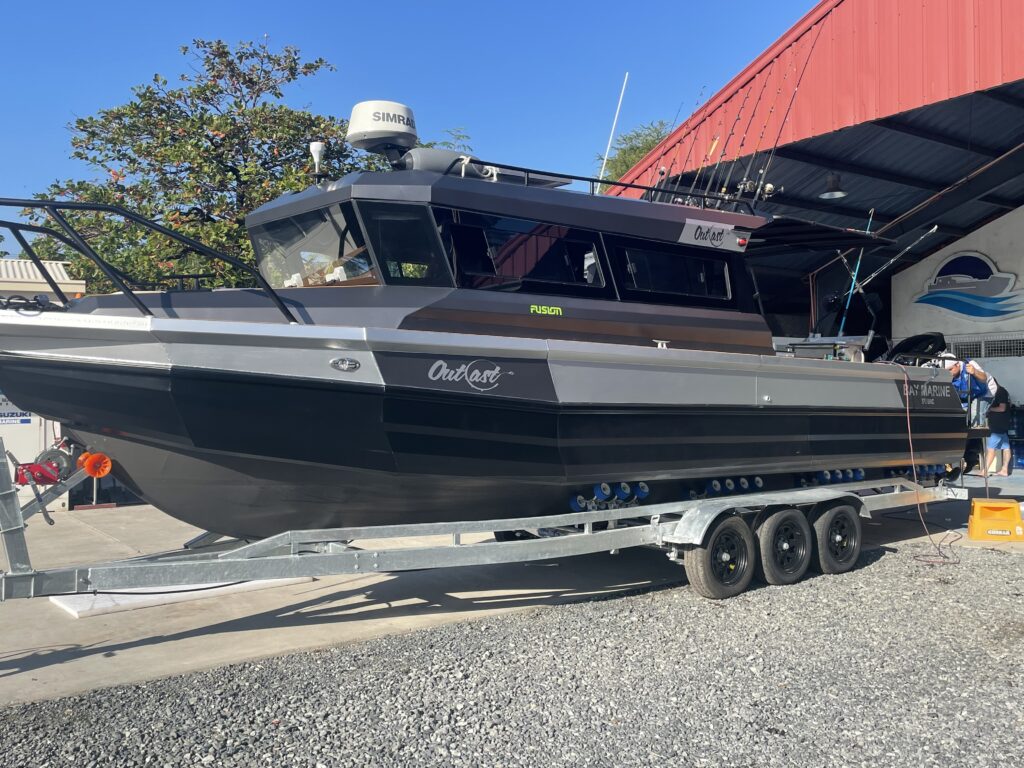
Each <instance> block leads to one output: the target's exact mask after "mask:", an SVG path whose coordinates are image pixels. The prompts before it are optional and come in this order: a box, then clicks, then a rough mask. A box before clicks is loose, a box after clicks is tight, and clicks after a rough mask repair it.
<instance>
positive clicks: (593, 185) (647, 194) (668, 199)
mask: <svg viewBox="0 0 1024 768" xmlns="http://www.w3.org/2000/svg"><path fill="white" fill-rule="evenodd" d="M467 165H473V166H477V167H482V168H488V169H490V168H494V169H497V171H498V172H499V173H500V172H501V171H511V172H512V175H513V176H514V177H520V178H521V179H522V183H523V186H526V187H528V186H530V182H531V180H533V181H535V182H538V183H545V182H548V183H550V182H551V181H570V182H572V181H580V182H584V183H585V184H587V185H588V191H589V193H590V194H591V195H599V194H601V187H602V186H612V187H619V188H621V189H638V190H640V191H642V192H644V199H645V200H648V201H649V202H655V203H670V204H673V205H686V206H690V207H693V208H705V209H714V210H724V211H731V212H732V213H746V214H749V215H751V216H755V215H757V214H756V213H755V211H754V207H753V206H752V205H751V204H750V203H749V202H748V201H746V200H737V199H736V198H734V197H730V196H729V195H720V194H716V193H714V192H697V191H691V190H683V189H680V188H679V187H678V186H675V185H673V186H669V185H668V184H665V185H662V186H653V187H652V186H648V185H646V184H633V183H631V182H626V181H615V180H612V179H597V178H594V177H592V176H576V175H573V174H571V173H551V172H550V171H539V170H537V169H535V168H525V167H522V166H518V165H508V164H506V163H490V162H484V161H482V160H476V159H463V158H459V159H456V160H453V161H452V162H451V164H450V165H449V166H448V167H447V168H446V169H445V171H444V175H445V176H449V175H457V174H462V173H464V168H465V166H467ZM491 180H492V181H494V180H498V179H497V177H495V178H492V179H491Z"/></svg>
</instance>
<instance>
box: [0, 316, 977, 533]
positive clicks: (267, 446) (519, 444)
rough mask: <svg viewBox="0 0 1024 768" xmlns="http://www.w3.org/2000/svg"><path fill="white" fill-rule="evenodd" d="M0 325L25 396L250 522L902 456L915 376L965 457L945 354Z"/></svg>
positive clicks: (5, 374) (209, 326) (172, 498)
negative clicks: (920, 359) (935, 362)
mask: <svg viewBox="0 0 1024 768" xmlns="http://www.w3.org/2000/svg"><path fill="white" fill-rule="evenodd" d="M0 342H2V344H3V346H2V347H0V348H2V349H3V350H4V352H3V353H2V355H0V390H2V391H3V392H4V393H5V394H7V395H8V396H9V397H10V398H11V399H12V401H14V402H15V403H17V404H18V405H19V406H20V407H23V408H25V409H27V410H31V411H33V412H36V413H39V414H41V415H43V416H45V417H47V418H53V419H57V420H59V421H61V422H63V423H64V424H65V425H66V427H67V428H68V429H69V430H70V431H71V432H72V433H73V434H74V435H75V436H77V437H78V439H79V440H80V441H81V442H82V443H84V444H85V445H87V446H88V447H89V448H91V449H95V450H101V451H104V452H107V453H109V454H110V455H111V456H112V457H113V459H114V461H115V466H116V472H117V475H118V477H120V478H121V479H122V480H123V481H124V482H125V483H126V484H127V485H129V487H131V488H132V489H133V490H135V491H136V492H137V493H138V494H139V495H140V496H141V497H142V498H143V499H145V500H146V501H148V502H150V503H152V504H154V505H155V506H157V507H159V508H160V509H162V510H163V511H165V512H166V513H168V514H170V515H172V516H174V517H176V518H179V519H181V520H184V521H186V522H189V523H191V524H193V525H196V526H198V527H201V528H203V529H206V530H210V531H214V532H217V533H222V534H226V535H231V536H239V537H244V538H256V537H263V536H269V535H272V534H276V533H280V532H282V531H286V530H297V529H308V528H328V527H344V526H364V525H384V524H395V523H408V522H432V521H450V520H466V519H497V518H501V517H521V516H522V515H523V514H524V510H531V511H535V512H536V513H537V514H544V513H546V512H557V511H559V510H562V509H566V505H567V503H568V501H569V499H570V498H571V497H572V496H574V495H575V494H577V493H581V492H584V493H585V492H586V491H587V490H588V488H589V487H590V486H591V485H592V484H593V483H595V482H602V481H608V482H617V481H627V482H632V481H638V480H644V481H647V482H649V483H651V484H652V485H653V487H654V488H655V490H656V492H657V489H658V484H659V483H665V484H670V483H675V482H680V481H699V480H701V479H703V478H708V477H739V476H752V475H766V476H767V475H781V474H784V473H789V474H790V475H791V474H792V473H803V472H811V471H815V470H819V469H846V468H864V469H871V468H880V467H903V466H906V465H908V464H909V463H910V458H909V444H908V434H907V399H906V397H907V396H906V394H905V392H906V391H909V392H910V403H909V410H910V417H911V432H912V435H913V445H914V452H915V459H916V461H917V462H918V463H922V464H935V463H946V462H954V461H957V460H958V459H959V457H960V456H961V454H962V452H963V445H964V439H965V430H966V428H965V422H964V418H963V412H962V410H961V408H960V404H959V400H958V399H957V397H956V395H955V393H954V392H953V390H952V387H951V386H950V385H949V382H948V381H946V380H945V378H944V377H942V375H941V374H942V373H943V372H942V371H938V370H931V369H909V370H906V371H905V370H904V369H902V368H899V367H896V366H882V365H863V364H860V365H858V364H853V363H843V362H835V361H821V360H806V359H793V358H782V357H774V356H770V355H757V354H739V353H732V352H729V353H725V352H713V351H698V350H679V349H656V348H652V347H649V346H647V347H641V346H630V345H624V344H606V343H598V342H589V341H571V340H556V339H535V338H507V337H499V336H486V335H469V334H459V333H442V332H433V331H424V330H412V329H403V328H374V327H365V326H325V325H310V326H288V325H283V324H270V323H261V322H241V323H237V322H236V323H226V322H223V321H212V320H192V319H187V318H180V317H179V318H174V317H166V318H161V317H157V318H133V317H111V316H109V315H102V314H91V315H90V314H83V315H73V314H63V315H57V314H56V313H52V314H45V315H43V316H38V317H25V316H20V315H16V313H5V314H4V317H3V318H0ZM907 383H909V390H908V389H907V388H906V387H905V384H907ZM653 500H668V499H664V498H662V499H658V498H657V497H655V498H654V499H653Z"/></svg>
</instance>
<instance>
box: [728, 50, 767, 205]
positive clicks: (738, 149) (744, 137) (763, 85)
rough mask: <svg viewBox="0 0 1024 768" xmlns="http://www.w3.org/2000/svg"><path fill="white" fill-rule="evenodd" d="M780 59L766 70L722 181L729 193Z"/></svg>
mask: <svg viewBox="0 0 1024 768" xmlns="http://www.w3.org/2000/svg"><path fill="white" fill-rule="evenodd" d="M778 60H779V57H778V56H776V57H775V58H774V59H772V62H771V64H770V69H768V70H762V71H764V73H765V74H764V81H763V82H762V83H761V90H760V91H759V92H758V94H757V100H756V101H755V102H754V106H753V108H752V109H751V110H750V119H749V120H747V127H746V128H744V129H743V135H742V136H740V143H739V146H737V147H736V154H735V155H733V158H732V162H731V163H730V164H729V173H727V174H726V176H725V181H723V182H722V189H723V190H725V191H726V192H727V193H728V190H729V181H730V180H731V179H732V174H733V172H734V171H735V170H736V165H737V161H738V160H739V159H740V152H742V151H743V147H745V146H746V144H747V133H748V132H749V131H750V127H751V126H752V125H753V124H754V117H755V116H756V115H757V108H758V106H760V104H761V97H762V96H764V92H765V90H767V88H768V81H769V80H770V79H771V73H772V72H774V71H775V62H777V61H778Z"/></svg>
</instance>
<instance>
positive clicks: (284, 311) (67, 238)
mask: <svg viewBox="0 0 1024 768" xmlns="http://www.w3.org/2000/svg"><path fill="white" fill-rule="evenodd" d="M0 207H2V208H20V209H31V210H41V211H43V212H45V213H46V215H47V216H49V217H50V219H51V220H53V221H54V222H56V224H57V225H58V226H59V227H60V229H61V230H63V232H61V231H59V230H56V229H51V228H49V227H41V226H37V225H33V224H24V223H22V222H17V221H7V220H0V229H6V230H8V231H9V232H10V233H11V234H12V235H13V236H14V239H15V240H17V242H18V245H20V246H21V247H22V249H23V250H24V251H25V254H26V255H27V256H28V258H29V259H31V261H32V263H33V264H34V265H35V267H36V269H38V270H39V272H40V273H41V274H42V275H43V278H44V279H45V280H46V283H47V285H49V286H50V289H51V290H52V291H53V292H54V295H56V296H57V298H58V299H60V301H61V302H63V303H64V304H65V305H67V303H68V299H67V296H65V294H64V292H63V291H62V290H61V289H60V286H58V285H57V282H56V281H55V280H54V279H53V276H52V275H51V274H50V273H49V271H48V270H47V269H46V266H45V265H44V264H43V261H42V259H40V258H39V256H38V254H36V252H35V250H33V248H32V246H31V244H30V243H29V242H28V240H27V239H26V238H25V237H24V235H23V233H24V232H33V233H36V234H43V235H47V236H49V237H53V238H56V239H57V240H59V241H60V242H61V243H63V244H64V245H66V246H68V247H69V248H72V249H73V250H75V251H76V252H77V253H79V254H81V255H82V256H84V257H85V258H87V259H88V260H89V261H91V262H92V263H93V264H95V265H96V267H97V268H98V269H99V270H100V271H101V272H102V273H103V274H104V275H105V276H106V277H107V279H109V280H110V282H112V283H113V284H114V285H115V286H116V287H117V289H118V290H119V291H120V292H121V293H123V294H124V295H125V297H127V299H128V300H129V301H130V302H131V303H132V304H133V305H134V306H135V308H136V309H138V310H139V312H141V313H142V314H143V315H145V316H150V317H151V316H152V315H153V312H152V310H151V309H150V308H149V307H148V306H146V304H145V303H144V302H143V301H142V299H140V298H139V297H138V296H137V295H136V294H135V292H134V291H133V290H132V289H131V287H130V286H129V282H132V280H131V278H129V277H128V276H127V275H125V274H124V273H123V272H121V270H119V269H117V268H116V267H114V266H113V265H112V264H110V263H109V262H107V261H106V260H105V259H103V257H101V256H100V255H99V254H98V253H96V251H95V250H93V248H92V247H91V246H90V245H89V244H88V243H87V242H86V241H85V238H84V237H82V235H81V233H80V232H79V231H78V230H76V229H75V228H74V226H72V224H71V223H70V222H69V221H68V220H67V217H65V216H64V215H63V214H62V213H61V211H91V212H94V213H109V214H113V215H115V216H120V217H122V218H124V219H127V220H128V221H132V222H134V223H136V224H141V225H142V226H144V227H146V228H147V229H149V230H151V231H153V232H157V233H159V234H161V235H165V236H167V237H169V238H171V239H172V240H175V241H177V242H179V243H181V244H182V245H183V246H185V249H186V250H188V251H192V252H193V253H196V254H198V255H199V256H202V257H204V258H206V259H208V260H210V261H223V262H224V263H226V264H229V265H231V266H232V267H235V268H236V269H240V270H242V271H243V272H246V273H248V274H249V275H252V277H253V278H254V279H255V280H256V284H257V285H258V286H259V288H260V289H261V290H262V291H263V293H265V294H266V295H267V297H268V298H269V299H270V300H271V302H273V304H274V306H275V307H277V310H278V312H280V313H281V315H282V316H283V317H284V319H285V320H286V321H287V322H289V323H294V324H298V320H296V319H295V315H293V314H292V313H291V311H290V310H289V309H288V307H287V306H285V303H284V302H283V301H282V300H281V297H280V296H279V295H278V294H277V292H276V291H275V290H274V289H273V288H272V287H271V286H270V283H268V282H267V281H266V279H265V278H264V277H263V275H261V274H260V272H259V270H258V269H256V268H255V267H253V266H251V265H249V264H246V263H245V262H244V261H242V260H240V259H237V258H235V257H234V256H229V255H228V254H226V253H221V252H219V251H215V250H213V249H212V248H208V247H207V246H205V245H203V244H202V243H200V242H199V241H198V240H193V239H192V238H191V237H188V236H187V235H182V234H180V233H178V232H174V231H172V230H170V229H168V228H167V227H164V226H161V225H160V224H157V223H156V222H155V221H150V220H149V219H147V218H145V217H144V216H140V215H139V214H137V213H133V212H132V211H129V210H128V209H127V208H122V207H121V206H119V205H107V204H105V203H82V202H72V201H67V200H21V199H17V198H10V197H0Z"/></svg>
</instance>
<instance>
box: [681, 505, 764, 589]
mask: <svg viewBox="0 0 1024 768" xmlns="http://www.w3.org/2000/svg"><path fill="white" fill-rule="evenodd" d="M756 561H757V549H756V544H755V543H754V534H753V532H752V531H751V530H750V526H749V525H747V523H746V522H745V521H744V520H743V519H742V518H740V517H736V516H729V517H724V518H722V519H721V520H719V521H718V523H717V524H716V525H715V527H714V528H712V529H711V533H710V534H709V535H708V537H707V543H706V544H705V545H704V546H699V547H693V548H692V549H690V550H688V551H687V552H686V554H685V556H684V557H683V567H684V568H685V569H686V578H687V580H688V581H689V582H690V586H691V587H693V589H694V590H695V591H696V592H697V594H699V595H701V596H702V597H709V598H711V599H713V600H721V599H723V598H726V597H732V596H733V595H738V594H739V593H740V592H742V591H743V590H745V589H746V588H747V587H748V586H750V581H751V579H753V578H754V566H755V563H756Z"/></svg>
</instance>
